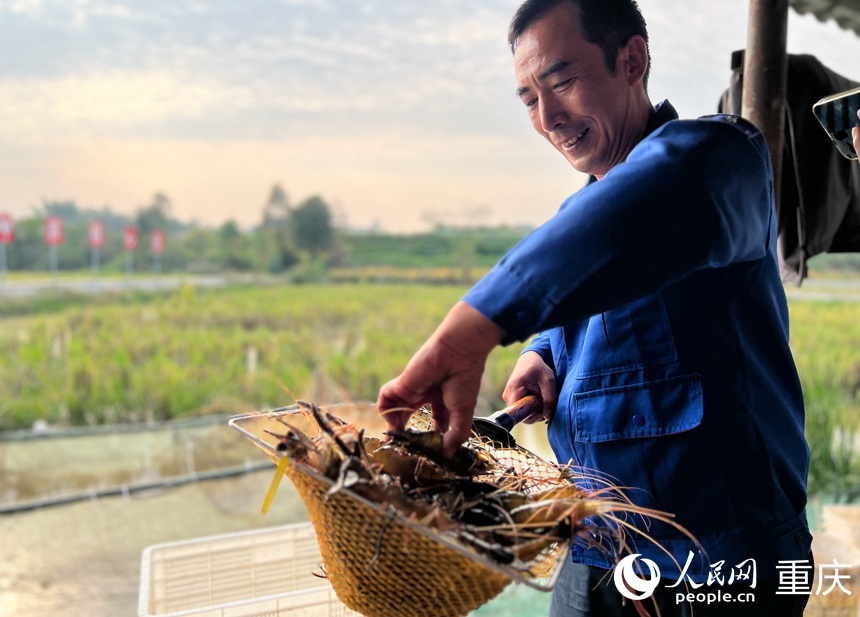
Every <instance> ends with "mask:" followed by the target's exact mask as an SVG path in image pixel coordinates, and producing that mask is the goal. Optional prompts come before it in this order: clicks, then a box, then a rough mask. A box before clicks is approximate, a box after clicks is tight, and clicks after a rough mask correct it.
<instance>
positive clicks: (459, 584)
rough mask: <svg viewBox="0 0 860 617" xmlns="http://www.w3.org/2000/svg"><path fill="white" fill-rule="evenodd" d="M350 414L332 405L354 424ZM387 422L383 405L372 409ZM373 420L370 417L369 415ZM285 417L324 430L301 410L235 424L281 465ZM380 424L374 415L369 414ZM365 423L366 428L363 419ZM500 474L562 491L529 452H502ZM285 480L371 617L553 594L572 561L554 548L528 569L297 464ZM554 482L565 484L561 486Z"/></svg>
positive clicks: (421, 418) (416, 423) (326, 556)
mask: <svg viewBox="0 0 860 617" xmlns="http://www.w3.org/2000/svg"><path fill="white" fill-rule="evenodd" d="M355 407H356V406H349V407H343V408H341V407H337V406H335V407H328V408H327V410H328V411H329V412H334V413H335V414H336V415H337V416H338V417H341V418H345V419H347V420H349V419H350V418H349V417H346V416H349V415H353V414H350V413H346V412H347V410H348V409H353V408H355ZM370 411H371V412H372V413H373V417H375V418H378V414H377V413H376V412H375V407H374V408H371V410H370ZM365 413H366V412H365ZM276 417H280V418H282V419H284V420H285V421H287V422H289V423H290V424H291V425H293V426H295V427H296V428H298V429H299V430H301V431H303V432H305V433H306V434H307V435H308V436H309V437H311V438H313V437H316V436H317V434H318V432H319V431H318V430H317V429H316V427H312V426H309V424H308V422H307V421H306V420H305V417H304V415H303V414H301V413H296V408H295V407H292V408H285V409H278V410H273V411H271V412H266V413H264V414H251V415H248V416H243V417H240V418H233V419H231V421H230V424H231V425H232V426H234V428H237V429H238V430H239V431H240V432H242V433H244V434H245V435H246V436H247V437H249V438H250V439H252V441H254V443H255V445H257V446H258V447H260V448H261V449H262V450H263V451H264V452H265V453H266V455H267V456H269V458H271V459H272V460H273V461H275V462H278V461H279V459H280V456H281V455H280V454H279V453H278V452H277V451H276V450H275V447H274V446H275V444H276V441H275V440H274V438H272V437H269V436H268V435H267V434H266V433H265V431H264V430H263V429H268V430H271V431H272V432H276V433H282V432H283V430H284V427H283V425H282V424H280V423H279V422H277V421H275V420H274V418H276ZM363 417H365V419H366V420H368V421H370V420H372V419H373V417H370V416H363ZM355 424H357V425H358V426H363V425H364V423H362V422H361V421H358V422H355ZM410 427H412V428H417V429H420V430H425V429H426V428H427V427H429V415H428V414H426V413H421V412H419V413H416V414H415V415H414V416H413V418H412V420H411V421H410ZM493 455H494V457H495V458H496V459H497V460H498V464H497V466H496V467H497V469H496V470H494V471H495V472H497V473H508V472H510V469H511V468H512V467H513V468H515V469H518V470H522V471H527V470H534V471H536V472H537V471H540V473H539V474H535V475H536V476H540V477H541V478H542V480H541V481H540V482H535V483H534V484H533V485H532V486H525V487H524V489H525V490H526V491H529V490H540V489H542V488H548V487H549V486H551V485H554V484H555V482H557V481H558V478H559V477H560V470H559V468H558V467H556V466H555V465H553V464H551V463H547V462H546V461H543V460H541V459H540V458H539V457H537V456H536V455H534V454H532V453H531V452H528V451H527V450H525V449H523V448H519V447H514V448H505V449H503V450H502V449H499V450H495V451H494V452H493ZM284 473H285V475H286V476H287V477H288V478H290V480H291V481H292V482H293V484H294V485H295V487H296V489H297V491H298V493H299V495H300V496H301V498H302V500H303V501H304V504H305V506H306V507H307V509H308V513H309V515H310V519H311V522H312V523H313V526H314V529H315V530H316V534H317V539H318V541H319V547H320V553H321V554H322V559H323V565H324V568H325V571H326V574H327V576H328V578H329V581H330V582H331V584H332V587H333V588H334V590H335V593H337V596H338V598H340V600H341V601H342V602H343V603H344V604H346V605H347V606H348V607H349V608H351V609H353V610H355V611H358V612H359V613H362V614H363V615H365V617H402V616H403V615H409V616H410V617H424V616H426V617H458V616H462V615H467V614H468V613H469V612H471V611H472V610H474V609H476V608H477V607H479V606H481V605H482V604H484V603H486V602H487V601H489V600H491V599H492V598H494V597H495V596H497V595H498V594H499V593H500V592H501V591H502V590H503V589H504V588H505V587H506V586H507V585H508V584H509V583H510V582H511V581H512V580H516V581H519V582H523V583H525V584H527V585H530V586H532V587H536V588H539V589H551V588H552V586H553V585H554V583H555V578H556V576H557V574H558V570H559V569H560V565H561V564H562V563H563V561H564V559H565V558H566V555H567V548H568V547H567V546H566V545H565V546H556V545H552V546H551V547H549V548H547V549H546V550H544V551H543V552H542V553H541V554H540V555H538V556H537V557H536V558H535V559H533V560H531V561H530V562H529V563H528V566H529V567H528V570H527V571H523V570H522V569H515V568H512V567H508V566H505V565H502V564H498V563H496V562H495V561H492V560H490V559H488V558H487V557H485V556H484V555H481V554H479V553H477V552H475V551H474V550H473V549H471V548H470V547H468V546H466V545H464V544H461V543H460V542H458V541H457V539H456V538H454V537H452V536H449V535H447V534H444V533H443V532H440V531H438V530H435V529H432V528H429V527H425V526H422V525H419V524H418V523H416V522H415V521H412V520H409V519H408V518H406V517H404V516H402V515H400V514H398V513H397V512H396V511H395V510H394V509H393V508H391V507H388V506H386V505H385V504H379V503H373V502H371V501H368V500H366V499H364V498H363V497H361V496H359V495H357V494H355V493H353V492H351V491H350V490H349V489H346V488H340V489H338V490H336V491H334V492H333V493H332V494H330V495H327V492H328V491H329V490H330V489H331V488H332V486H333V484H334V483H333V482H332V480H330V479H329V478H327V477H325V476H323V475H321V474H319V473H317V472H316V471H314V470H312V469H310V468H308V467H306V466H304V465H302V464H298V463H290V464H289V465H287V467H286V469H285V472H284ZM553 475H554V478H555V480H553Z"/></svg>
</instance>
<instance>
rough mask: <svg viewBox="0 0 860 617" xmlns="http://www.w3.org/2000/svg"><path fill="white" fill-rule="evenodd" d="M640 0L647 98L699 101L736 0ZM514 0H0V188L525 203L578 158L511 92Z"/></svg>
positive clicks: (710, 82) (835, 43)
mask: <svg viewBox="0 0 860 617" xmlns="http://www.w3.org/2000/svg"><path fill="white" fill-rule="evenodd" d="M640 4H641V6H642V9H643V12H644V14H645V16H646V18H647V19H648V21H649V25H650V29H651V47H652V54H653V57H654V67H653V71H652V78H651V88H650V91H651V94H652V98H653V99H654V100H660V99H663V98H669V99H670V100H672V101H673V103H674V104H675V105H676V107H677V108H678V109H679V111H680V112H681V114H682V115H684V116H696V115H701V114H705V113H712V112H713V111H715V109H716V102H717V99H718V98H719V95H720V93H721V92H722V90H723V89H725V87H727V85H728V80H729V58H730V55H731V52H732V51H733V50H734V49H738V48H740V47H743V46H744V45H745V44H746V19H747V11H748V6H747V0H727V2H723V3H713V2H705V1H704V0H689V1H688V2H683V3H678V2H676V1H675V0H641V1H640ZM517 5H518V0H469V2H463V1H462V0H399V1H397V2H391V1H389V0H363V1H358V0H242V1H241V2H237V1H235V0H206V1H203V0H149V1H147V2H138V1H137V0H0V109H3V113H4V120H3V122H2V123H0V169H2V170H11V171H12V172H13V173H12V174H11V175H14V181H13V182H10V183H4V186H2V187H0V204H9V205H10V206H17V207H23V205H24V204H29V203H32V202H33V201H34V200H35V201H38V198H39V197H40V196H43V195H56V196H62V197H64V198H76V197H77V198H79V199H81V200H82V201H83V202H85V203H94V204H99V205H101V204H111V203H113V204H116V205H117V206H118V207H120V206H121V207H126V208H130V207H133V206H134V205H136V204H137V203H142V201H143V200H145V199H146V198H147V196H148V195H150V194H151V193H152V192H154V191H155V190H162V189H163V190H165V191H166V192H168V194H171V193H175V195H171V196H172V197H173V198H174V201H175V202H176V203H177V214H178V215H179V216H185V217H187V218H190V217H191V216H196V217H198V218H200V219H201V220H217V218H216V217H221V216H226V215H227V214H229V212H231V209H232V210H237V208H238V210H237V211H239V212H244V211H245V210H246V208H245V206H244V205H240V204H245V203H247V200H249V199H252V196H253V195H256V194H259V195H262V196H265V194H266V192H267V191H268V189H269V188H270V186H271V184H272V183H274V182H276V181H280V182H283V184H284V185H285V187H286V188H287V189H288V190H291V191H292V190H295V191H296V192H297V193H300V194H307V193H312V192H321V193H324V194H328V195H331V196H334V197H336V198H338V199H340V200H342V202H343V204H344V208H346V209H347V210H349V212H350V213H351V217H352V218H353V219H355V220H363V219H366V218H368V217H370V216H377V215H378V216H379V218H383V219H387V220H388V223H389V225H391V226H393V227H396V226H408V225H413V224H414V222H415V221H416V220H419V219H420V216H419V215H417V214H416V213H415V212H414V211H413V210H414V209H417V208H431V207H433V204H436V207H438V206H439V204H440V203H442V202H443V201H448V202H451V203H452V204H459V206H457V207H461V206H462V207H473V206H476V205H484V204H483V202H486V204H487V205H489V206H491V207H492V208H493V210H494V212H497V213H498V216H502V215H503V214H504V215H505V216H507V217H509V220H518V221H519V220H521V219H520V218H517V217H523V216H527V215H529V216H532V217H533V219H534V222H535V223H536V222H538V221H539V219H540V217H542V216H544V215H545V214H546V213H547V212H552V211H554V209H555V207H556V206H557V205H558V203H559V202H560V200H561V199H562V198H563V197H564V196H566V194H568V193H569V192H570V191H571V190H572V189H573V188H575V187H576V186H578V184H579V183H580V182H581V177H579V176H578V175H577V174H575V173H573V172H571V171H570V170H569V168H568V167H566V166H565V165H564V162H563V161H562V160H561V158H560V157H558V156H557V154H555V153H553V152H552V151H551V149H549V148H548V147H547V146H546V145H545V144H542V143H541V140H540V138H539V137H538V136H536V135H534V134H533V132H532V129H531V127H530V126H529V123H528V120H527V118H526V114H525V113H524V112H523V110H522V105H521V103H520V102H519V100H518V99H517V97H516V96H515V95H514V90H515V86H516V84H515V81H514V77H513V70H512V61H511V56H510V51H509V50H508V48H507V43H506V40H505V39H506V30H507V24H508V20H509V18H510V16H511V15H512V13H513V12H514V10H515V9H516V6H517ZM791 20H792V21H790V24H789V26H790V28H789V45H790V46H792V45H802V46H803V47H805V51H809V52H811V53H820V54H821V55H822V56H827V55H829V57H832V58H834V59H835V60H840V59H841V60H843V61H844V62H845V63H848V62H850V61H851V60H853V58H855V57H856V38H854V37H851V36H850V35H846V36H843V34H845V33H834V29H835V26H833V27H829V28H828V27H827V26H825V25H823V24H819V23H818V22H816V21H815V20H814V19H805V18H798V17H797V16H792V17H791ZM837 30H838V29H837ZM793 49H794V50H796V49H797V48H796V47H795V48H793ZM830 65H831V66H832V68H834V69H836V70H840V67H839V66H833V64H830ZM851 67H853V65H851ZM851 67H849V68H847V69H846V70H845V71H844V72H845V74H846V76H848V77H851V76H852V71H853V70H854V69H853V68H851ZM855 77H856V75H855ZM63 157H68V158H63ZM81 161H84V162H85V163H86V165H87V166H88V167H84V166H83V164H82V163H81ZM204 161H205V164H204V163H203V162H204ZM99 166H103V167H104V168H105V169H109V170H110V173H107V172H105V173H99V172H98V171H97V170H99V169H100V167H99ZM9 175H10V174H6V176H7V177H8V176H9ZM542 185H547V186H550V187H554V188H552V189H545V188H544V187H543V186H542ZM538 186H539V187H540V188H539V189H537V188H536V187H538ZM207 187H208V188H207ZM410 187H411V190H412V191H413V194H411V195H410ZM562 187H563V188H562ZM207 191H208V192H207ZM530 191H532V192H534V191H537V192H538V193H540V195H541V197H540V199H538V200H537V201H531V200H530V199H531V198H530V196H529V195H530ZM135 195H137V196H138V197H136V198H135V197H134V196H135ZM240 196H244V197H240ZM395 196H396V197H395ZM260 199H262V197H261V198H260ZM534 199H537V197H535V198H534ZM243 200H244V201H243ZM543 200H545V201H543ZM404 201H411V202H413V205H414V207H410V208H404V207H402V205H398V204H402V203H403V202H404ZM183 204H184V205H183ZM204 204H206V205H205V206H204ZM214 204H218V205H217V207H216V206H215V205H214ZM231 204H232V206H231ZM470 204H471V205H470ZM523 204H527V205H526V206H524V205H523ZM182 207H185V208H187V209H186V210H185V212H184V213H183V211H182V210H181V209H180V208H182ZM385 207H390V208H393V210H392V214H391V215H390V216H388V217H382V216H381V212H382V209H384V208H385ZM440 209H447V208H444V207H443V208H440ZM393 219H397V220H398V221H399V222H395V221H394V220H393Z"/></svg>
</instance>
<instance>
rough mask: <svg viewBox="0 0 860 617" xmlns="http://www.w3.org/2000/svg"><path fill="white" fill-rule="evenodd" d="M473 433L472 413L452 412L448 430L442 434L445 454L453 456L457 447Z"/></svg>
mask: <svg viewBox="0 0 860 617" xmlns="http://www.w3.org/2000/svg"><path fill="white" fill-rule="evenodd" d="M471 434H472V414H471V413H457V414H451V417H450V419H449V424H448V430H447V431H446V432H445V433H444V434H443V435H442V451H443V452H444V454H445V456H446V457H448V458H451V457H452V456H454V453H456V452H457V448H459V447H460V445H461V444H462V443H464V442H465V441H466V440H467V439H468V438H469V435H471Z"/></svg>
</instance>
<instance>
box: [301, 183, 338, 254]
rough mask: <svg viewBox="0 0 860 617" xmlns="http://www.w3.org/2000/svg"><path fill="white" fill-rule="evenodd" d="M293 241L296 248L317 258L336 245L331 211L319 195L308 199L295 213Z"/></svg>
mask: <svg viewBox="0 0 860 617" xmlns="http://www.w3.org/2000/svg"><path fill="white" fill-rule="evenodd" d="M292 232H293V241H294V242H295V244H296V247H298V248H300V249H304V250H307V251H309V252H310V253H311V254H312V255H314V256H316V255H318V254H319V253H321V252H323V251H326V250H328V249H330V248H331V247H332V245H333V244H334V231H333V230H332V225H331V209H330V208H329V206H328V204H327V203H326V202H325V201H323V199H322V198H321V197H319V196H317V195H315V196H313V197H308V198H307V199H306V200H304V201H303V202H302V203H301V204H299V205H298V206H297V207H296V209H295V210H294V211H293V216H292Z"/></svg>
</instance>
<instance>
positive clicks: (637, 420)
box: [633, 413, 645, 426]
mask: <svg viewBox="0 0 860 617" xmlns="http://www.w3.org/2000/svg"><path fill="white" fill-rule="evenodd" d="M633 424H635V425H636V426H645V416H643V415H642V414H641V413H637V414H636V415H635V416H633Z"/></svg>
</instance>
